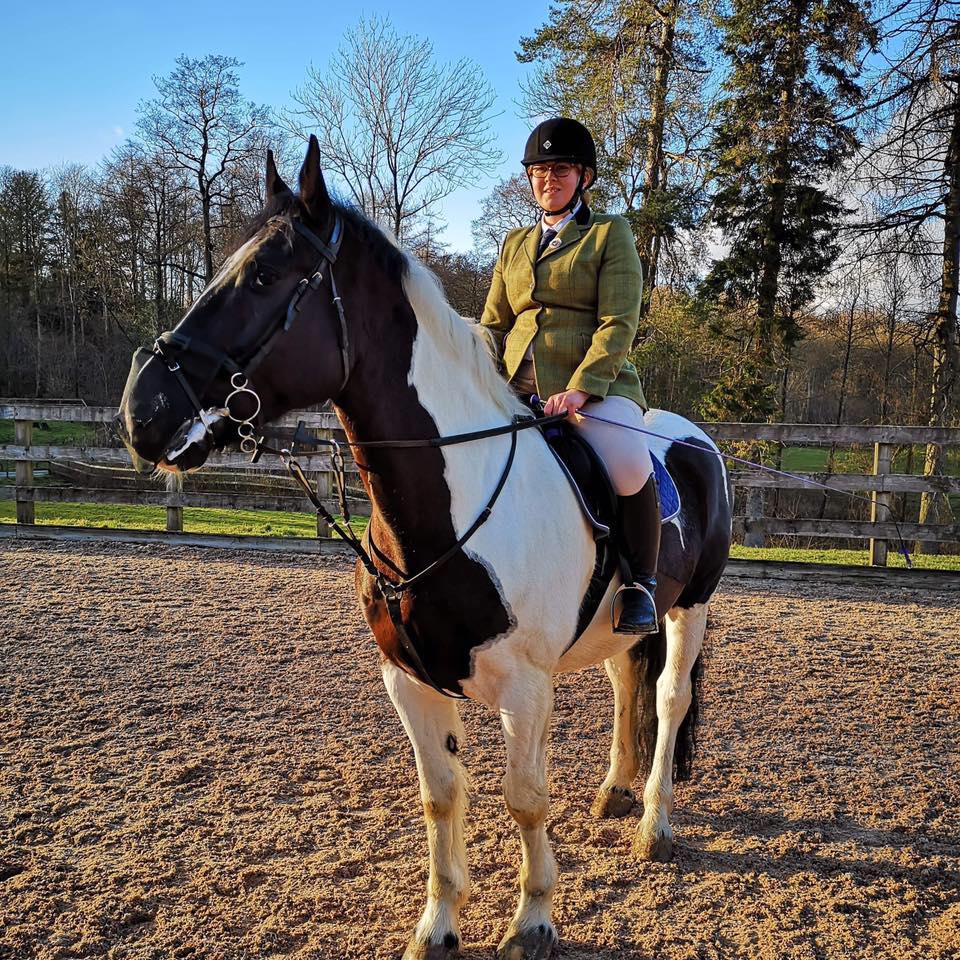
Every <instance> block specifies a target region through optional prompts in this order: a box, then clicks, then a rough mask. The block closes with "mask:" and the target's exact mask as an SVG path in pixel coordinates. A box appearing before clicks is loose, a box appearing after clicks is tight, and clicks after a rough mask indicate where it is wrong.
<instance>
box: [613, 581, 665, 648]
mask: <svg viewBox="0 0 960 960" xmlns="http://www.w3.org/2000/svg"><path fill="white" fill-rule="evenodd" d="M629 590H639V591H641V592H642V593H644V594H645V595H646V597H647V599H648V600H649V601H650V608H651V609H652V610H653V626H652V627H651V628H650V629H649V630H647V631H645V632H644V633H637V634H636V636H638V637H643V636H648V635H649V634H651V633H656V632H657V631H658V630H659V629H660V622H659V620H658V618H657V602H656V600H655V599H654V597H653V594H652V593H651V592H650V591H649V590H648V589H647V588H646V587H645V586H644V585H643V584H642V583H636V582H634V583H624V584H621V585H620V586H619V587H617V590H616V593H614V595H613V600H612V601H611V603H610V627H611V629H612V630H613V632H614V633H627V631H625V630H623V631H622V630H620V629H619V627H618V621H617V619H616V616H615V614H616V610H617V597H619V596H620V594H621V593H625V592H627V591H629ZM621 612H622V611H621Z"/></svg>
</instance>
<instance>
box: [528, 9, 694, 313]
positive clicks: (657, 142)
mask: <svg viewBox="0 0 960 960" xmlns="http://www.w3.org/2000/svg"><path fill="white" fill-rule="evenodd" d="M706 33H709V25H708V24H706V23H705V21H704V20H703V18H702V17H701V16H700V14H699V8H698V6H697V4H696V3H694V2H689V0H665V2H663V3H658V2H653V0H599V2H597V0H560V2H559V3H558V4H556V5H555V6H553V7H551V10H550V18H549V20H548V22H547V23H546V24H544V25H543V26H542V27H540V29H539V30H538V31H537V32H536V33H535V34H534V35H533V36H532V37H526V38H524V39H522V40H521V41H520V45H521V52H520V53H519V54H518V58H519V60H520V61H521V62H523V63H536V64H537V65H538V67H539V70H538V71H537V73H536V74H535V76H534V78H533V80H532V81H531V82H530V83H529V84H528V85H527V87H526V89H525V96H524V106H525V108H526V111H527V113H528V115H529V116H530V117H531V119H532V118H534V117H542V116H546V115H550V114H553V115H557V114H560V115H566V116H571V117H575V118H576V119H578V120H580V121H581V122H582V123H584V124H585V125H586V126H587V127H588V128H589V129H590V131H591V132H592V133H593V136H594V139H595V140H596V142H597V155H598V160H599V166H600V169H599V171H598V175H599V176H598V181H597V187H596V189H595V190H593V191H591V192H592V193H593V195H594V200H593V202H594V205H595V206H597V207H598V208H599V209H601V210H607V211H610V212H615V213H622V214H623V215H624V216H625V217H626V218H627V219H628V220H629V221H630V224H631V226H632V227H633V231H634V234H635V236H636V238H637V250H638V252H639V254H640V261H641V264H642V265H643V274H644V291H643V302H642V306H641V324H643V319H644V317H645V316H646V315H647V312H648V310H649V306H650V301H651V294H652V291H653V289H654V287H655V286H656V284H657V280H658V273H661V272H662V269H661V261H662V260H667V261H668V263H669V265H670V267H671V268H672V270H671V272H672V273H673V274H674V276H676V275H677V274H678V273H679V274H681V276H683V279H686V276H684V275H689V273H690V270H689V257H688V255H689V252H690V249H691V244H690V242H689V241H690V232H691V231H693V230H695V229H696V227H697V226H698V224H699V222H700V220H701V219H702V215H703V212H704V204H703V200H704V192H703V175H702V172H703V168H702V166H701V165H700V164H699V163H698V162H697V161H698V157H699V150H698V147H701V146H703V145H704V144H703V143H702V140H703V131H704V130H705V127H706V123H705V111H704V105H703V92H704V90H705V88H706V86H707V84H708V78H709V69H708V66H707V64H706V62H705V59H704V55H703V46H704V34H706Z"/></svg>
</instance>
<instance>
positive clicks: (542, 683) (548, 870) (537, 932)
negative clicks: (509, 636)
mask: <svg viewBox="0 0 960 960" xmlns="http://www.w3.org/2000/svg"><path fill="white" fill-rule="evenodd" d="M504 694H505V695H504V696H501V698H500V720H501V723H502V725H503V734H504V739H505V741H506V745H507V772H506V775H505V777H504V779H503V795H504V798H505V799H506V802H507V809H508V810H509V811H510V813H511V815H512V816H513V819H514V820H516V821H517V824H518V826H519V827H520V839H521V843H522V846H523V865H522V867H521V870H520V903H519V905H518V907H517V912H516V914H514V917H513V920H512V921H511V922H510V926H509V927H508V929H507V932H506V934H504V937H503V940H502V941H501V942H500V946H499V948H498V951H497V956H498V958H499V960H543V958H546V957H548V956H549V955H550V952H551V950H552V949H553V946H554V944H555V943H556V942H557V932H556V930H555V929H554V926H553V922H552V920H551V919H550V915H551V911H552V907H553V889H554V887H555V886H556V883H557V865H556V862H555V861H554V859H553V851H552V850H551V849H550V841H549V840H548V839H547V831H546V826H545V821H546V818H547V813H548V810H549V806H550V798H549V793H548V791H547V760H546V753H547V738H548V734H549V727H550V717H551V715H552V713H553V679H552V677H550V676H549V675H548V674H545V673H541V672H539V671H534V670H532V669H527V670H524V671H521V672H519V674H517V675H514V676H513V677H512V678H511V685H510V688H509V689H508V690H507V691H505V692H504Z"/></svg>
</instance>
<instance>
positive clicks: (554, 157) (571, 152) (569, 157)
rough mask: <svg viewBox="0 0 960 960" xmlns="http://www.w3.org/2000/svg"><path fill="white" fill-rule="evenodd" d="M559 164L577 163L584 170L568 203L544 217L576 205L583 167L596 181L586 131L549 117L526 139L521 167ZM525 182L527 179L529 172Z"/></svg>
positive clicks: (594, 156) (573, 123)
mask: <svg viewBox="0 0 960 960" xmlns="http://www.w3.org/2000/svg"><path fill="white" fill-rule="evenodd" d="M563 160H566V161H569V162H571V163H579V164H581V165H582V166H583V168H584V169H583V172H582V173H581V174H580V180H579V181H578V182H577V189H576V190H574V192H573V196H572V197H571V198H570V202H569V203H568V204H567V205H566V206H565V207H563V208H561V209H560V210H548V211H546V212H547V213H563V212H564V211H566V210H572V209H573V208H574V207H575V206H576V205H577V203H578V202H579V201H580V195H581V194H582V193H583V180H584V177H585V176H586V168H587V167H589V168H590V169H591V170H593V176H594V179H596V176H597V147H596V144H595V143H594V142H593V137H592V136H591V135H590V131H589V130H588V129H587V128H586V127H585V126H584V125H583V124H582V123H580V122H579V121H577V120H572V119H570V118H569V117H552V118H551V119H550V120H544V121H543V123H540V124H537V126H536V127H534V129H533V132H532V133H531V134H530V136H529V137H528V138H527V145H526V147H525V149H524V151H523V161H522V162H523V166H524V167H530V166H532V165H533V164H535V163H558V162H561V161H563ZM527 179H530V173H529V172H528V173H527Z"/></svg>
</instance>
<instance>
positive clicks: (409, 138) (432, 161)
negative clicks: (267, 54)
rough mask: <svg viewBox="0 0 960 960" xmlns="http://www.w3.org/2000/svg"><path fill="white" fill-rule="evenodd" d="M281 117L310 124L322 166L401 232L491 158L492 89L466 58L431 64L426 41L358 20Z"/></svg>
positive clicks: (303, 126)
mask: <svg viewBox="0 0 960 960" xmlns="http://www.w3.org/2000/svg"><path fill="white" fill-rule="evenodd" d="M293 99H294V100H295V101H296V103H297V104H298V105H299V109H296V110H293V111H288V112H287V113H286V114H285V115H284V117H285V123H286V124H287V126H288V127H289V129H290V130H291V131H293V132H295V133H296V134H298V135H299V136H303V137H304V138H305V137H306V135H307V134H308V133H309V132H311V131H314V132H316V134H317V139H318V140H319V141H320V152H321V155H322V157H323V162H324V164H325V165H326V166H327V167H328V168H330V169H331V170H332V171H333V172H334V173H335V174H336V175H337V177H338V178H339V179H340V181H342V183H343V184H344V185H345V186H346V189H347V190H348V191H349V192H350V195H351V197H352V198H353V200H354V201H355V202H356V204H357V205H358V206H360V207H361V208H362V209H363V210H364V211H365V212H366V213H367V215H368V216H370V217H371V218H372V219H374V220H376V221H377V222H378V223H380V224H381V225H383V226H385V227H388V228H389V229H391V230H393V232H394V234H395V235H396V236H397V238H398V239H400V240H403V239H405V237H406V235H407V233H408V231H409V229H410V227H411V226H412V224H413V223H414V222H415V221H416V220H417V219H418V218H423V217H425V216H427V215H428V214H429V213H430V211H431V210H432V209H433V208H434V207H435V205H436V203H437V201H439V200H441V199H442V198H443V197H445V196H447V195H448V194H449V193H451V192H452V191H453V190H455V189H456V188H457V187H458V186H460V185H461V184H462V183H463V182H464V181H465V179H466V180H468V181H469V182H470V183H475V182H476V179H477V176H478V175H482V174H483V173H484V172H486V171H488V170H491V169H492V168H493V167H494V166H495V165H496V164H497V163H498V162H499V160H500V154H499V152H498V151H497V150H496V149H495V148H494V147H493V146H492V135H491V133H490V130H489V126H488V124H489V120H490V117H491V109H492V107H493V103H494V93H493V90H492V89H491V87H490V86H489V85H488V84H487V82H486V80H485V79H484V77H483V74H482V73H481V71H480V68H479V67H478V66H477V65H476V64H474V63H472V62H471V61H469V60H459V61H457V62H456V63H450V64H438V63H437V62H436V61H435V60H434V56H433V46H432V44H431V43H430V41H429V40H424V39H420V38H418V37H414V36H400V35H399V34H397V33H396V31H395V30H394V28H393V27H392V25H391V24H390V21H389V20H386V19H382V18H379V17H373V18H370V19H362V20H361V21H360V22H359V24H358V25H357V27H356V28H355V29H353V30H350V31H348V32H347V34H346V36H345V38H344V41H343V43H342V44H341V46H340V48H339V49H338V51H337V53H336V54H335V55H334V56H333V58H332V59H331V61H330V64H329V67H328V69H327V72H326V73H322V72H321V71H319V70H317V69H315V68H313V67H311V68H310V69H309V71H308V74H307V80H306V82H305V83H304V84H303V85H302V86H301V87H299V88H298V89H297V90H295V91H294V93H293Z"/></svg>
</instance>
